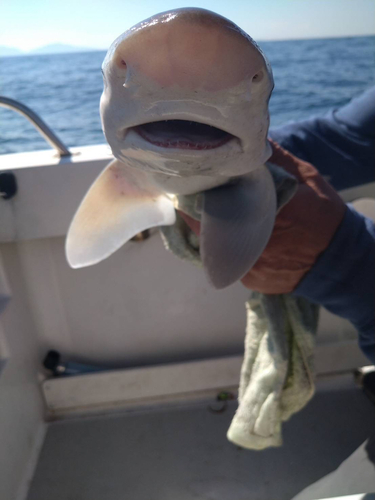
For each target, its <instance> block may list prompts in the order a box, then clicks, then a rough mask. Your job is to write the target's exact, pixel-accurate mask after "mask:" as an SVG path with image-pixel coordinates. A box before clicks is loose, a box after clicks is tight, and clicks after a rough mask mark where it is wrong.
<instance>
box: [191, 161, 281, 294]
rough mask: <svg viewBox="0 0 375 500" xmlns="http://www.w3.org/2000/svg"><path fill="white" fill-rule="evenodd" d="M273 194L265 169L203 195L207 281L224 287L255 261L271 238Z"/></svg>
mask: <svg viewBox="0 0 375 500" xmlns="http://www.w3.org/2000/svg"><path fill="white" fill-rule="evenodd" d="M275 217H276V192H275V186H274V182H273V179H272V176H271V174H270V173H269V171H268V169H267V168H266V167H264V168H263V167H261V168H259V169H257V170H255V171H254V172H251V173H250V174H248V175H247V176H246V177H242V178H240V179H239V180H238V181H237V182H236V183H233V184H227V185H225V186H220V187H218V188H215V189H211V190H209V191H206V192H205V193H204V200H203V212H202V219H201V236H200V249H201V250H200V251H201V258H202V262H203V267H204V269H205V272H206V275H207V278H208V280H209V281H210V282H211V283H212V285H213V286H214V287H215V288H217V289H220V288H225V287H227V286H229V285H231V284H233V283H235V282H236V281H238V280H240V279H241V278H243V276H244V275H245V274H246V273H247V272H248V271H249V270H250V269H251V267H252V266H253V265H254V264H255V262H256V261H257V260H258V258H259V256H260V255H261V253H262V251H263V250H264V248H265V246H266V245H267V242H268V240H269V238H270V236H271V233H272V229H273V226H274V222H275Z"/></svg>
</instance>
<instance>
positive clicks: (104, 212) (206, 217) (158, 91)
mask: <svg viewBox="0 0 375 500" xmlns="http://www.w3.org/2000/svg"><path fill="white" fill-rule="evenodd" d="M103 76H104V91H103V94H102V97H101V102H100V113H101V119H102V124H103V130H104V133H105V136H106V139H107V141H108V144H109V145H110V147H111V149H112V152H113V155H114V157H115V159H114V160H113V161H112V162H111V163H110V164H109V165H108V166H107V167H106V168H105V170H104V171H103V172H102V173H101V174H100V176H99V177H98V178H97V179H96V181H95V182H94V184H93V185H92V187H91V188H90V190H89V191H88V193H87V194H86V196H85V198H84V200H83V201H82V203H81V205H80V207H79V208H78V210H77V213H76V215H75V217H74V219H73V221H72V223H71V226H70V229H69V232H68V236H67V241H66V254H67V259H68V262H69V264H70V265H71V267H73V268H78V267H84V266H88V265H92V264H96V263H97V262H100V261H101V260H103V259H105V258H106V257H108V256H109V255H111V254H112V253H113V252H115V251H116V250H117V249H118V248H120V247H121V246H122V245H124V244H125V243H126V242H127V241H128V240H129V239H130V238H132V237H133V236H134V235H135V234H137V233H139V232H140V231H143V230H145V229H148V228H150V227H155V226H163V225H172V224H174V222H175V219H176V214H175V210H176V208H178V196H177V195H190V194H194V193H198V192H203V195H202V196H203V202H202V207H201V209H202V213H201V237H200V248H201V256H202V261H203V267H204V269H205V272H206V275H207V277H208V279H209V281H210V282H211V283H212V284H213V285H214V286H215V287H216V288H223V287H225V286H228V285H229V284H231V283H234V282H235V281H237V280H238V279H240V278H242V277H243V276H244V275H245V274H246V272H247V271H248V270H249V269H250V268H251V266H252V265H253V264H254V263H255V262H256V260H257V259H258V257H259V256H260V254H261V253H262V251H263V249H264V248H265V246H266V244H267V242H268V239H269V237H270V234H271V232H272V228H273V224H274V220H275V215H276V195H275V188H274V184H273V180H272V176H271V174H270V173H269V171H268V168H267V167H266V165H265V162H266V161H267V160H268V159H269V157H270V156H271V147H270V144H269V142H268V141H267V132H268V127H269V112H268V102H269V98H270V95H271V92H272V89H273V78H272V72H271V69H270V66H269V64H268V62H267V60H266V59H265V57H264V55H263V54H262V52H261V50H260V49H259V47H258V46H257V44H256V43H255V42H254V41H253V40H252V38H250V37H249V36H248V35H247V34H246V33H245V32H243V31H242V30H241V29H240V28H239V27H238V26H236V25H235V24H233V23H232V22H231V21H229V20H227V19H225V18H224V17H221V16H219V15H217V14H215V13H213V12H210V11H207V10H203V9H196V8H186V9H176V10H172V11H168V12H164V13H161V14H157V15H155V16H153V17H151V18H149V19H147V20H145V21H143V22H141V23H139V24H137V25H136V26H134V27H132V28H130V29H129V30H128V31H126V32H125V33H124V34H122V35H121V36H120V37H119V38H117V40H115V42H114V43H113V44H112V46H111V47H110V49H109V51H108V53H107V55H106V58H105V60H104V62H103Z"/></svg>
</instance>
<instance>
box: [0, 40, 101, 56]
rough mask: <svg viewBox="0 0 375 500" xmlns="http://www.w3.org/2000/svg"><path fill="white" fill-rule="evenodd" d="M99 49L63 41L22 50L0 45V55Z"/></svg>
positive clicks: (29, 54) (59, 52) (62, 52)
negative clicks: (68, 43) (26, 50)
mask: <svg viewBox="0 0 375 500" xmlns="http://www.w3.org/2000/svg"><path fill="white" fill-rule="evenodd" d="M95 50H100V49H93V48H92V47H77V46H76V45H67V44H65V43H52V44H49V45H45V46H43V47H38V48H36V49H33V50H30V51H28V52H24V51H22V50H19V49H16V48H14V47H5V46H3V45H0V57H7V56H31V55H34V54H35V55H42V54H66V53H69V52H92V51H95Z"/></svg>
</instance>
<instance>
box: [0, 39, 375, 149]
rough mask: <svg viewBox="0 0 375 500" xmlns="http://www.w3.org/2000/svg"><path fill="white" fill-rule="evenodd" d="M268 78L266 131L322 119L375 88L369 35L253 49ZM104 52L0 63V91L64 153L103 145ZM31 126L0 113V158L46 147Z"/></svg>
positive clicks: (374, 61)
mask: <svg viewBox="0 0 375 500" xmlns="http://www.w3.org/2000/svg"><path fill="white" fill-rule="evenodd" d="M260 45H261V47H262V49H263V51H264V52H265V54H266V56H267V57H268V59H269V61H270V63H271V66H272V69H273V73H274V78H275V90H274V93H273V95H272V98H271V101H270V112H271V126H272V125H280V124H282V123H285V122H287V121H290V120H298V119H303V118H307V117H309V116H312V115H317V114H323V113H325V112H327V111H328V110H329V109H331V108H337V107H340V106H342V105H344V104H345V103H346V102H348V101H349V100H350V99H351V98H352V97H354V96H356V95H358V94H360V93H361V92H363V91H364V90H365V89H367V88H369V87H370V86H372V85H374V83H375V37H373V36H372V37H357V38H337V39H318V40H293V41H281V42H263V43H260ZM104 56H105V52H104V51H103V52H102V51H98V52H85V53H78V54H77V53H74V54H59V55H34V56H21V57H6V58H1V59H0V93H1V95H4V96H7V97H11V98H13V99H17V100H19V101H21V102H22V103H24V104H26V105H27V106H29V107H30V108H32V109H33V110H34V111H36V112H37V113H38V114H39V115H40V116H41V118H42V119H43V120H44V121H45V122H46V123H47V124H48V125H49V126H50V127H51V128H52V129H53V131H54V132H55V133H56V134H57V135H58V136H59V137H60V138H61V140H62V141H63V142H64V143H65V144H66V145H67V146H69V147H71V146H83V145H89V144H101V143H104V142H105V139H104V136H103V132H102V129H101V125H100V117H99V99H100V94H101V92H102V76H101V71H100V69H101V63H102V61H103V59H104ZM48 148H49V145H47V143H46V142H45V140H44V139H43V138H42V137H41V136H40V135H39V133H38V132H36V131H35V129H34V128H33V127H32V125H31V124H30V123H29V122H28V121H27V120H26V119H25V118H24V117H22V116H20V115H19V114H18V113H16V112H14V111H9V110H6V109H4V108H0V154H4V153H15V152H21V151H35V150H38V149H48Z"/></svg>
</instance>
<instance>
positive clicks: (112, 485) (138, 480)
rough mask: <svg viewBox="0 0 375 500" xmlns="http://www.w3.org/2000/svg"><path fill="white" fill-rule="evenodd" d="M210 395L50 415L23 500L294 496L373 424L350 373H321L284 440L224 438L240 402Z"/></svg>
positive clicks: (280, 499)
mask: <svg viewBox="0 0 375 500" xmlns="http://www.w3.org/2000/svg"><path fill="white" fill-rule="evenodd" d="M208 405H209V401H200V402H188V403H183V404H181V403H180V404H178V405H177V404H174V405H173V406H172V405H169V406H166V405H164V406H159V407H157V406H155V407H154V408H148V409H142V410H132V411H127V412H126V413H118V414H113V415H107V416H96V417H84V418H73V419H70V420H63V421H59V422H53V423H50V424H49V429H48V432H47V436H46V439H45V442H44V445H43V449H42V452H41V455H40V459H39V462H38V466H37V469H36V472H35V475H34V479H33V481H32V483H31V487H30V490H29V495H28V497H27V500H51V498H53V499H54V500H123V499H131V500H224V499H225V500H290V499H291V498H292V497H293V496H294V495H295V494H297V493H298V492H299V491H301V490H302V489H303V488H305V487H306V486H308V485H309V484H311V483H313V482H315V481H317V480H318V479H320V478H321V477H322V476H324V475H326V474H328V473H329V472H331V471H332V470H334V469H335V468H336V467H338V466H339V465H340V463H341V462H342V461H343V460H345V459H346V458H347V457H348V456H349V455H350V454H351V453H352V452H353V451H354V450H355V449H356V448H357V447H358V446H359V445H360V444H361V443H362V442H363V441H365V440H366V439H367V438H368V437H369V435H370V434H371V433H372V432H373V431H374V427H375V426H374V422H375V418H374V417H375V412H374V406H373V405H372V404H371V403H370V401H369V400H368V399H367V398H366V396H365V395H364V394H363V393H362V391H361V389H359V388H358V387H357V386H356V385H355V383H354V381H353V377H352V376H350V375H343V376H336V377H329V378H323V379H321V380H320V381H319V382H318V384H317V393H316V395H315V397H314V398H313V400H312V401H311V402H310V403H309V404H308V405H307V407H306V408H305V409H304V410H303V411H301V412H300V413H299V414H297V415H295V416H294V417H292V419H291V420H290V421H288V422H287V423H285V424H284V427H283V436H284V444H283V446H282V447H281V448H273V449H268V450H265V451H261V452H255V451H248V450H244V449H240V448H238V447H236V446H234V445H232V444H231V443H229V442H228V441H227V439H226V431H227V429H228V426H229V424H230V421H231V418H232V416H233V413H234V411H235V408H236V403H235V402H230V403H229V404H228V407H227V409H226V411H224V412H222V413H213V412H212V411H210V410H209V409H208Z"/></svg>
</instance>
